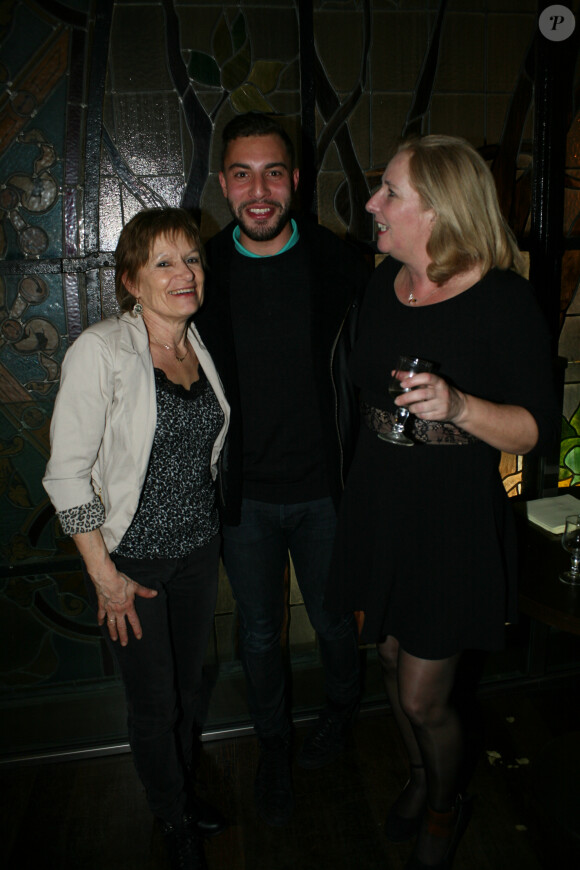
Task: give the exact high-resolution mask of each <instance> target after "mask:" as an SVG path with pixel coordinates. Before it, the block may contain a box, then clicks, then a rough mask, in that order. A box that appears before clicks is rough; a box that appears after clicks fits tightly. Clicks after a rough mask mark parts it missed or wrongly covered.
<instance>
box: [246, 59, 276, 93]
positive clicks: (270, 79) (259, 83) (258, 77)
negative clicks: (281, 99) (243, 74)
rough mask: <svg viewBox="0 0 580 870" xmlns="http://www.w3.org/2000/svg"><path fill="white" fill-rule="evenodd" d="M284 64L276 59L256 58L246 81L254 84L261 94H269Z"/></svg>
mask: <svg viewBox="0 0 580 870" xmlns="http://www.w3.org/2000/svg"><path fill="white" fill-rule="evenodd" d="M283 69H284V64H283V63H282V62H281V61H278V60H257V61H256V63H255V64H254V66H253V67H252V71H251V73H250V75H249V76H248V81H249V82H252V84H254V85H256V87H258V88H259V89H260V90H261V91H262V93H263V94H269V93H270V91H273V90H274V88H275V87H276V85H277V84H278V78H279V76H280V72H281V71H282V70H283Z"/></svg>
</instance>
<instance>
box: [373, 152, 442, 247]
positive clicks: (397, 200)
mask: <svg viewBox="0 0 580 870" xmlns="http://www.w3.org/2000/svg"><path fill="white" fill-rule="evenodd" d="M410 159H411V153H410V152H409V151H400V152H399V153H398V154H395V156H394V157H393V159H392V160H391V162H390V163H389V165H388V166H387V168H386V169H385V172H384V174H383V178H382V182H381V186H380V187H379V189H378V190H377V191H376V193H374V194H373V196H372V197H371V198H370V199H369V201H368V202H367V204H366V210H367V211H368V212H370V214H372V215H373V216H374V219H375V223H376V225H377V246H378V249H379V251H381V253H383V254H391V256H393V257H395V258H396V259H397V260H400V261H401V262H402V263H407V262H408V261H409V259H412V258H413V254H417V252H418V251H419V250H421V252H423V251H424V250H425V249H426V247H427V242H428V241H429V237H430V235H431V229H432V227H433V222H434V220H435V213H434V212H433V210H432V209H425V208H424V206H423V203H422V201H421V198H420V196H419V194H418V193H417V191H416V190H415V188H414V187H413V185H412V184H411V179H410V175H409V161H410Z"/></svg>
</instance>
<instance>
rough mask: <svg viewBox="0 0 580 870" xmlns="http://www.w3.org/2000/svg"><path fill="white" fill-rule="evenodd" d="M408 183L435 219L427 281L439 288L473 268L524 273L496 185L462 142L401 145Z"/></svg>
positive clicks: (444, 139) (426, 140)
mask: <svg viewBox="0 0 580 870" xmlns="http://www.w3.org/2000/svg"><path fill="white" fill-rule="evenodd" d="M398 151H399V152H400V151H408V152H409V153H410V159H409V178H410V181H411V184H412V185H413V187H414V188H415V190H416V191H417V193H418V194H419V196H420V198H421V200H422V203H423V205H424V207H425V208H426V209H433V211H434V212H435V215H436V220H435V222H434V224H433V229H432V232H431V237H430V239H429V242H428V243H427V253H428V254H429V257H430V260H431V262H430V263H429V266H428V267H427V276H428V278H429V280H430V281H433V282H434V283H436V284H443V283H444V282H445V281H448V280H449V279H450V278H452V277H453V276H454V275H457V274H459V273H460V272H465V271H468V270H469V269H471V268H473V267H474V266H476V265H479V266H480V267H481V269H482V275H485V273H486V272H488V271H489V270H490V269H492V268H493V267H497V268H499V269H514V270H515V271H516V272H519V273H523V271H524V268H525V262H524V257H523V255H522V253H521V251H520V250H519V248H518V245H517V242H516V239H515V236H514V234H513V232H512V231H511V229H510V227H509V226H508V224H507V222H506V221H505V219H504V217H503V215H502V213H501V211H500V207H499V202H498V198H497V191H496V187H495V182H494V179H493V176H492V174H491V171H490V169H489V167H488V165H487V163H486V162H485V160H484V159H483V158H482V157H481V155H480V154H478V152H477V151H476V150H475V148H473V147H472V146H471V145H470V144H469V143H468V142H466V141H465V140H464V139H460V138H458V137H455V136H444V135H430V136H424V137H422V138H416V139H409V140H406V141H404V142H403V143H401V145H400V146H399V148H398Z"/></svg>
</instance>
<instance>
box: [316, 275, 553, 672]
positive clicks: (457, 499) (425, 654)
mask: <svg viewBox="0 0 580 870" xmlns="http://www.w3.org/2000/svg"><path fill="white" fill-rule="evenodd" d="M400 268H401V264H400V263H397V262H396V261H394V260H392V259H390V258H388V259H386V260H385V261H384V262H383V263H382V264H381V266H379V267H378V269H377V270H376V272H375V274H374V275H373V278H372V279H371V282H370V285H369V288H368V291H367V294H366V297H365V302H364V306H363V310H362V312H361V323H360V331H359V336H358V339H357V343H356V346H355V348H354V350H353V352H352V355H351V358H350V373H351V376H352V378H353V380H354V382H355V384H356V385H357V386H358V387H359V389H360V398H361V411H362V422H361V430H360V436H359V440H358V446H357V451H356V455H355V458H354V461H353V464H352V466H351V469H350V473H349V476H348V480H347V483H346V489H345V492H344V495H343V498H342V501H341V507H340V511H339V520H338V530H337V538H336V546H335V552H334V559H333V570H332V571H331V572H330V578H331V582H330V583H329V588H328V590H327V597H326V605H327V607H328V608H329V609H330V610H332V611H338V612H345V611H348V610H355V611H364V614H365V618H364V625H363V629H362V634H361V640H362V642H366V643H370V642H375V641H378V640H380V639H381V638H383V637H385V636H386V635H387V634H389V635H392V636H394V637H396V638H397V639H398V640H399V642H400V644H401V646H402V648H403V649H405V650H406V651H407V652H409V653H410V654H411V655H415V656H418V657H421V658H428V659H438V658H446V657H447V656H450V655H453V654H454V653H456V652H459V651H460V650H462V649H468V648H472V649H486V650H489V649H496V648H500V647H501V646H502V644H503V639H504V625H505V622H506V621H513V620H515V618H516V616H517V606H516V589H515V580H516V545H515V535H514V529H513V519H512V516H511V508H510V506H509V503H508V498H507V496H506V493H505V489H504V487H503V484H502V481H501V478H500V475H499V470H498V463H499V459H500V454H499V451H497V450H495V449H494V448H492V447H490V446H489V445H487V444H485V443H484V442H482V441H479V440H478V439H476V438H474V437H473V436H469V435H467V433H465V432H463V431H462V430H460V429H458V428H457V427H455V426H453V425H452V424H437V423H435V424H429V423H426V422H425V421H419V420H417V419H416V418H415V417H410V418H409V425H408V426H407V430H406V431H407V432H409V431H410V432H411V434H412V435H413V437H415V438H416V439H417V442H418V443H417V444H416V445H415V446H414V447H402V446H399V445H391V444H389V443H387V442H384V441H381V440H380V439H379V438H378V435H377V430H378V429H380V428H381V427H382V426H384V425H385V420H386V419H388V417H389V415H390V414H392V413H393V411H394V410H395V409H394V406H393V403H392V400H391V399H390V397H389V395H388V392H387V385H388V381H389V376H390V371H391V370H392V369H393V368H394V367H395V362H396V359H397V356H398V355H399V354H403V353H404V354H407V355H414V356H419V357H421V358H423V359H428V360H431V361H433V362H434V363H436V372H437V373H438V374H439V375H441V376H442V377H444V378H445V379H446V380H447V381H448V382H450V383H452V384H455V385H456V386H457V388H458V389H460V390H462V391H464V392H466V393H470V394H472V395H474V396H478V397H481V398H484V399H489V400H491V401H493V402H499V403H506V404H514V405H522V406H523V407H525V408H526V409H527V410H529V411H530V412H531V413H532V415H533V416H534V418H535V420H536V422H537V424H538V428H539V432H540V437H539V441H538V445H537V447H536V450H537V451H540V452H541V451H542V449H543V448H545V446H546V445H547V444H548V443H550V442H552V440H553V439H554V438H555V437H557V432H558V427H559V424H560V411H559V408H558V405H557V403H556V399H555V394H554V389H553V381H552V375H551V364H550V343H549V335H548V331H547V328H546V325H545V322H544V320H543V317H542V315H541V313H540V311H539V308H538V307H537V305H536V303H535V301H534V299H533V295H532V292H531V288H530V285H529V284H528V282H527V281H525V280H524V279H522V278H520V277H519V276H517V275H516V274H515V273H514V272H511V271H501V270H497V269H494V270H492V271H491V272H489V273H488V274H487V275H486V276H485V277H484V278H483V279H482V280H481V281H480V282H478V283H477V284H476V285H474V286H473V287H471V288H469V289H468V290H466V291H465V292H463V293H461V294H459V295H458V296H455V297H453V298H451V299H449V300H446V301H443V302H440V303H437V304H432V305H423V306H418V307H410V306H406V305H403V304H402V303H401V302H399V300H398V299H397V297H396V295H395V292H394V286H393V282H394V279H395V276H396V274H397V272H398V271H399V269H400Z"/></svg>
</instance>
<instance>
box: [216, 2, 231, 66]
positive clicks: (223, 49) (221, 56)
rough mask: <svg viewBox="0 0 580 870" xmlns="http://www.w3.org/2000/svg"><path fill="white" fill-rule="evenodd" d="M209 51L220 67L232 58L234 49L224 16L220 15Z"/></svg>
mask: <svg viewBox="0 0 580 870" xmlns="http://www.w3.org/2000/svg"><path fill="white" fill-rule="evenodd" d="M211 50H212V52H213V56H214V57H215V59H216V62H217V64H218V66H220V67H221V66H222V64H224V63H225V62H226V60H227V59H228V58H229V57H231V56H232V54H233V53H234V51H236V48H234V44H233V43H232V37H231V35H230V29H229V27H228V23H227V21H226V17H225V15H224V14H223V13H222V15H221V17H220V20H219V21H218V23H217V27H216V29H215V32H214V35H213V39H212V41H211Z"/></svg>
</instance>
